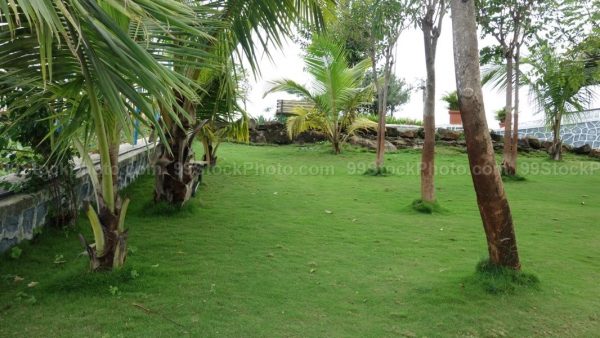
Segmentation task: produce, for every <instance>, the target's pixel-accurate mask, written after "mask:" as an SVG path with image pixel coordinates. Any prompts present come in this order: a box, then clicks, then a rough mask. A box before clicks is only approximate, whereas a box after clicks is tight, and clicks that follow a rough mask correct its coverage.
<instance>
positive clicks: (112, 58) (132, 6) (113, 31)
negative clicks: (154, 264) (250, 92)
mask: <svg viewBox="0 0 600 338" xmlns="http://www.w3.org/2000/svg"><path fill="white" fill-rule="evenodd" d="M0 8H1V9H2V10H0V16H2V17H3V19H4V21H5V22H6V25H0V45H2V48H1V49H0V69H1V70H2V71H0V85H1V87H0V97H2V98H6V99H7V101H11V102H12V104H11V106H9V107H8V108H7V109H8V110H9V111H10V110H15V111H20V110H21V109H24V110H23V111H24V112H23V114H29V113H31V112H33V111H35V110H36V109H37V108H38V107H40V106H42V105H47V106H49V107H51V109H52V113H53V116H54V117H55V119H56V123H55V125H56V126H59V127H60V137H59V139H58V140H57V147H58V148H60V146H61V145H66V144H73V145H74V146H75V147H76V148H77V149H78V152H79V155H80V156H81V157H82V158H83V159H84V160H85V162H86V164H88V167H89V173H90V177H91V179H92V182H93V183H94V187H95V190H96V193H97V201H96V208H95V209H94V208H93V207H91V206H88V207H87V210H86V211H87V215H88V217H89V220H90V223H91V226H92V229H93V233H94V240H95V243H93V244H88V243H87V241H86V240H85V239H84V238H83V236H81V241H82V243H83V244H84V246H85V248H86V250H87V252H88V254H89V257H90V268H91V269H92V270H102V269H111V268H116V267H120V266H122V265H123V263H124V261H125V258H126V255H127V236H128V233H127V229H126V228H125V215H126V210H127V205H128V203H129V201H128V200H122V199H121V198H120V196H119V195H118V192H117V177H118V149H119V143H120V142H119V140H120V135H121V132H125V133H128V134H129V133H131V129H132V125H133V123H132V119H133V117H137V118H140V120H142V121H145V123H148V124H150V125H153V126H154V127H155V129H156V130H157V131H158V133H159V135H160V136H161V137H162V138H164V133H163V132H162V129H161V128H160V125H158V123H157V120H156V119H155V118H154V113H153V112H154V108H155V104H154V103H156V105H158V106H161V107H172V108H173V110H172V111H170V112H169V114H167V115H168V117H169V118H170V119H171V120H172V121H176V122H177V123H180V122H179V119H178V116H179V114H180V113H181V112H183V109H182V108H181V106H180V101H179V97H178V96H176V95H175V93H180V94H182V95H185V96H186V97H189V98H190V99H195V97H196V93H197V92H198V90H199V88H198V85H197V84H195V83H194V82H192V81H189V80H188V79H186V78H183V77H181V76H179V75H178V74H177V73H176V72H174V71H173V69H172V67H170V66H169V64H168V62H169V57H170V56H172V55H184V56H185V57H186V62H190V63H194V62H197V60H200V59H201V58H202V57H203V54H202V53H201V52H200V51H202V49H203V48H205V46H206V45H207V42H208V41H210V39H209V37H208V36H207V35H206V33H205V31H207V30H211V29H214V28H213V26H212V25H213V24H212V23H211V22H210V21H207V20H204V19H203V18H204V17H206V15H205V13H206V12H207V10H208V9H207V8H206V7H205V6H198V5H197V4H195V3H188V2H186V4H184V3H183V2H179V1H175V0H163V1H160V2H155V1H148V0H132V1H128V2H127V5H126V6H123V5H122V4H120V3H119V2H111V1H102V2H98V1H95V0H57V1H51V0H45V1H30V0H23V1H19V2H18V5H15V3H14V2H13V1H10V0H0ZM172 36H177V37H179V42H180V43H179V44H164V43H162V42H164V41H167V40H168V39H170V38H171V37H172ZM190 46H195V47H196V48H194V49H192V48H189V47H190ZM138 108H139V109H138ZM142 116H143V117H145V118H142ZM55 131H56V130H52V133H54V132H55ZM92 144H94V145H95V147H96V149H97V150H98V153H99V155H100V162H101V165H100V167H101V170H100V175H99V176H98V175H97V174H96V171H95V169H94V166H93V164H92V163H91V160H90V159H89V155H88V150H89V148H90V146H91V145H92ZM55 151H58V150H56V149H55Z"/></svg>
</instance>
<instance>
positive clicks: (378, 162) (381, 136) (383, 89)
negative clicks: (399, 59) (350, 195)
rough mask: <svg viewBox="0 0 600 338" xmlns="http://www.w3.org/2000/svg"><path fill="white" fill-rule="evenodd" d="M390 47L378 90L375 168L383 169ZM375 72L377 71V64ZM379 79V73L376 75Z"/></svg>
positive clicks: (386, 51) (386, 54)
mask: <svg viewBox="0 0 600 338" xmlns="http://www.w3.org/2000/svg"><path fill="white" fill-rule="evenodd" d="M390 52H391V51H390V47H387V48H386V50H385V66H384V68H383V86H380V87H378V90H377V111H378V114H379V119H378V123H377V157H376V159H375V168H376V169H377V171H378V172H379V171H381V168H382V167H383V164H384V156H385V117H386V115H387V95H388V90H389V88H388V87H389V82H390V73H391V71H392V70H391V62H392V60H391V54H390ZM373 67H374V70H373V72H374V73H376V68H375V66H373ZM375 81H377V75H375Z"/></svg>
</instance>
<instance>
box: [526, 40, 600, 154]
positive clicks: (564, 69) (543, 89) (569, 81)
mask: <svg viewBox="0 0 600 338" xmlns="http://www.w3.org/2000/svg"><path fill="white" fill-rule="evenodd" d="M530 65H531V66H532V67H533V72H532V75H531V76H530V77H531V78H530V79H529V82H530V83H531V86H530V89H531V92H532V94H533V97H535V101H536V103H537V107H538V109H539V111H540V112H542V113H544V116H545V120H546V124H547V125H548V126H549V127H550V129H552V137H553V139H552V146H551V148H550V158H551V159H553V160H555V161H558V160H561V159H562V141H561V139H560V128H561V124H562V122H563V120H565V119H576V117H577V115H578V113H579V112H581V111H583V110H584V109H585V106H586V105H588V104H589V103H591V102H592V98H593V91H592V89H591V87H588V85H589V84H593V81H592V78H591V77H589V76H588V75H589V73H588V70H589V69H588V68H587V67H586V63H585V62H581V60H576V59H573V58H570V57H569V55H568V54H565V55H563V56H561V55H558V54H557V53H556V51H555V50H554V49H552V48H551V47H550V46H549V45H548V44H546V43H542V44H540V47H539V48H537V49H536V53H534V54H533V56H532V58H531V59H530Z"/></svg>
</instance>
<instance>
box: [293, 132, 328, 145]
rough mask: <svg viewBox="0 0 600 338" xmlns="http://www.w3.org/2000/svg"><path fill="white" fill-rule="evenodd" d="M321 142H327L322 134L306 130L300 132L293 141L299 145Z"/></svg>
mask: <svg viewBox="0 0 600 338" xmlns="http://www.w3.org/2000/svg"><path fill="white" fill-rule="evenodd" d="M322 141H327V136H326V135H325V134H324V133H321V132H318V131H316V130H307V131H305V132H302V133H300V135H298V136H296V138H295V139H294V142H296V143H299V144H304V143H316V142H322Z"/></svg>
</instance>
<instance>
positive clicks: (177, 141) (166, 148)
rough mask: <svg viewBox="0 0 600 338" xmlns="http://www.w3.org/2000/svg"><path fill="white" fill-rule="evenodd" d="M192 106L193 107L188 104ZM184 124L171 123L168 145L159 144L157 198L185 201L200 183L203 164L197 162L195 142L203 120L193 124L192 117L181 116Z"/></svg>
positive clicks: (156, 151)
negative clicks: (190, 119)
mask: <svg viewBox="0 0 600 338" xmlns="http://www.w3.org/2000/svg"><path fill="white" fill-rule="evenodd" d="M188 110H190V109H189V108H188ZM194 116H195V114H194ZM180 121H181V123H182V126H179V125H178V124H176V123H171V125H170V126H169V127H170V128H169V129H170V130H169V133H168V134H167V135H168V137H167V142H168V145H164V144H162V143H161V144H158V145H157V147H156V150H155V155H154V165H155V169H156V181H155V189H154V200H155V201H156V202H158V201H166V202H168V203H171V204H176V205H183V204H184V203H185V202H187V201H188V200H189V199H190V197H191V196H192V195H193V193H194V192H195V189H196V188H197V186H198V182H199V176H200V175H201V173H202V166H201V164H199V163H196V162H195V161H194V160H195V153H194V150H193V148H192V143H193V141H194V139H195V137H196V134H197V133H198V132H199V130H200V128H201V127H202V126H203V123H199V124H196V126H194V127H193V128H192V126H191V123H190V122H189V119H188V118H186V117H184V116H181V117H180Z"/></svg>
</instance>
